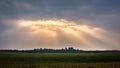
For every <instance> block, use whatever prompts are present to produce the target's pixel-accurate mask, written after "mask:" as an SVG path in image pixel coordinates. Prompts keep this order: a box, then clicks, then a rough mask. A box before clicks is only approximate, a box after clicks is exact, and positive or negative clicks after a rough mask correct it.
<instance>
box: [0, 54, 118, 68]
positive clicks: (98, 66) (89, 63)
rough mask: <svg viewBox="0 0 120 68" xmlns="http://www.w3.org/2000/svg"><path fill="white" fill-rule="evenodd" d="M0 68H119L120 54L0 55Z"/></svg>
mask: <svg viewBox="0 0 120 68" xmlns="http://www.w3.org/2000/svg"><path fill="white" fill-rule="evenodd" d="M0 68H120V53H17V52H13V53H8V52H6V53H5V52H1V53H0Z"/></svg>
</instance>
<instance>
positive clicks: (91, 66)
mask: <svg viewBox="0 0 120 68" xmlns="http://www.w3.org/2000/svg"><path fill="white" fill-rule="evenodd" d="M0 68H120V63H116V62H114V63H40V64H0Z"/></svg>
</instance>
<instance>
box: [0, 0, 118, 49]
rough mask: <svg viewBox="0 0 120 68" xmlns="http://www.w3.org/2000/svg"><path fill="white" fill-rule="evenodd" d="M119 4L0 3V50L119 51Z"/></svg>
mask: <svg viewBox="0 0 120 68" xmlns="http://www.w3.org/2000/svg"><path fill="white" fill-rule="evenodd" d="M119 6H120V1H119V0H35V1H33V0H12V1H11V0H0V49H4V48H7V49H9V48H10V49H11V48H13V49H14V48H15V49H31V48H40V47H48V48H63V47H68V46H72V47H76V48H79V49H120V45H119V44H120V41H119V40H120V30H119V29H120V27H119V26H120V23H119V21H120V19H119V18H120V8H119Z"/></svg>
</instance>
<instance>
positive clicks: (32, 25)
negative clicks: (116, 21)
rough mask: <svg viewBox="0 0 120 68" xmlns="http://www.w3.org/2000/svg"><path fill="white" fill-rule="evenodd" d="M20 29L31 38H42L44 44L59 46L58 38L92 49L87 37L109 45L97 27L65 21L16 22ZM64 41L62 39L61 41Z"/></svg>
mask: <svg viewBox="0 0 120 68" xmlns="http://www.w3.org/2000/svg"><path fill="white" fill-rule="evenodd" d="M18 22H19V24H18V26H19V27H20V28H27V29H29V30H30V31H31V34H30V35H31V36H33V37H39V38H41V37H42V38H43V40H42V41H46V42H45V43H48V44H50V43H53V41H54V43H56V45H58V44H60V42H59V40H60V39H59V37H60V36H61V35H62V37H63V38H67V39H68V40H69V39H72V42H73V41H75V40H76V41H77V42H79V43H81V44H83V45H86V46H88V47H92V46H90V45H93V44H94V43H93V41H92V40H90V39H89V38H88V36H90V37H92V38H95V39H98V40H100V41H103V42H106V43H109V41H108V39H107V38H106V37H105V36H104V35H103V33H105V32H106V31H105V30H103V29H102V28H99V27H92V26H89V25H83V24H82V25H81V24H78V23H76V22H73V21H68V20H65V19H59V20H58V19H56V20H45V19H43V20H18ZM63 40H64V39H63Z"/></svg>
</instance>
